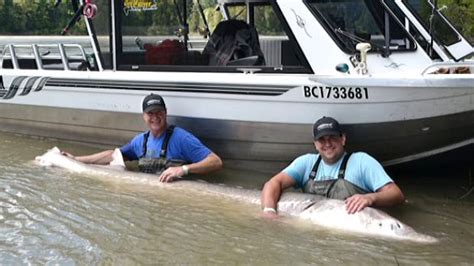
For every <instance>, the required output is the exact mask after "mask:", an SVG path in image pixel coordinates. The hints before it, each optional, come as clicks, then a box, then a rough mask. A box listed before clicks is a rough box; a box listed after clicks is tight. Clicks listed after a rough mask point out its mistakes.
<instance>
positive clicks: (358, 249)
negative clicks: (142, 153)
mask: <svg viewBox="0 0 474 266" xmlns="http://www.w3.org/2000/svg"><path fill="white" fill-rule="evenodd" d="M0 137H1V139H0V264H2V265H4V264H23V263H24V264H46V263H55V264H56V263H57V264H114V265H115V264H120V265H129V264H254V265H256V264H258V265H261V264H262V265H274V264H298V265H300V264H327V265H334V264H357V265H375V264H377V265H378V264H383V265H406V264H410V265H420V264H429V265H432V264H435V265H447V264H450V265H453V264H456V265H462V264H464V265H469V264H471V263H472V261H474V255H472V251H473V250H472V247H473V244H474V242H473V239H474V233H473V230H472V229H473V225H474V215H473V214H474V213H473V210H474V205H473V200H472V196H469V197H467V198H466V199H464V200H456V199H453V198H449V197H444V194H441V193H439V195H441V197H436V195H433V194H430V191H428V192H426V193H423V191H420V187H410V186H409V184H407V185H405V186H404V187H402V189H404V190H406V196H407V198H408V202H407V203H406V204H405V205H404V206H401V207H398V208H395V209H394V210H392V213H393V214H394V215H395V216H396V217H398V218H399V219H400V220H402V221H403V222H405V223H407V224H409V225H411V226H413V227H414V228H416V229H417V230H418V231H421V232H423V233H427V234H430V235H433V236H435V237H437V238H439V239H440V240H441V241H440V243H438V244H434V245H420V244H414V243H407V242H399V241H389V240H383V239H376V238H369V237H364V236H351V235H347V234H343V233H338V232H330V231H328V230H325V229H321V228H315V227H314V226H311V225H309V224H307V223H303V222H299V221H294V220H291V219H279V220H278V221H269V220H265V219H262V218H261V217H260V216H259V209H258V207H257V206H252V205H245V204H238V203H235V202H232V201H230V200H228V199H219V198H216V197H214V196H210V195H202V194H200V193H199V192H193V191H190V192H189V193H181V192H177V191H173V192H171V191H167V190H166V189H163V188H156V187H146V186H141V185H131V184H123V183H116V182H104V181H100V180H97V179H94V178H93V177H87V176H79V175H76V174H71V173H68V172H66V171H63V170H60V169H48V168H41V167H38V166H36V165H34V164H32V163H31V160H32V159H33V158H34V156H36V155H39V154H42V153H43V152H44V151H45V150H46V149H48V148H50V147H52V146H54V145H59V146H60V147H66V148H67V149H70V150H74V151H78V152H79V153H81V152H82V153H88V152H91V151H92V150H91V149H89V148H86V147H81V146H78V145H72V144H68V143H59V142H55V141H52V140H38V139H32V138H27V137H23V136H13V135H8V134H0ZM252 174H253V175H254V177H255V180H253V181H252ZM218 175H219V176H218V177H217V179H218V180H219V181H225V180H230V181H229V183H232V184H238V183H239V180H246V181H245V186H250V187H255V188H258V187H260V186H261V183H262V182H263V181H264V180H265V178H266V177H263V178H262V177H261V174H260V173H249V172H246V173H243V172H238V171H230V170H227V171H224V172H222V173H219V174H218ZM244 175H245V176H244ZM249 176H250V178H249ZM423 187H426V186H423ZM443 191H444V192H446V190H443Z"/></svg>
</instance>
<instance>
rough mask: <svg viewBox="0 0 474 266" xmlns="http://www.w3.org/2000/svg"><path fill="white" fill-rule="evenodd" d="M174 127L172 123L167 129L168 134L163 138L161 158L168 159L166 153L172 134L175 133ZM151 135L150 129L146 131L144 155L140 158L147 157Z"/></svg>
mask: <svg viewBox="0 0 474 266" xmlns="http://www.w3.org/2000/svg"><path fill="white" fill-rule="evenodd" d="M174 128H175V126H174V125H171V126H169V127H168V128H167V129H166V136H165V139H164V140H163V144H161V151H160V158H163V159H166V153H167V151H168V142H169V141H170V138H171V135H173V130H174ZM149 137H150V131H148V132H147V133H145V135H144V136H143V154H142V156H140V158H145V155H146V152H147V144H148V138H149Z"/></svg>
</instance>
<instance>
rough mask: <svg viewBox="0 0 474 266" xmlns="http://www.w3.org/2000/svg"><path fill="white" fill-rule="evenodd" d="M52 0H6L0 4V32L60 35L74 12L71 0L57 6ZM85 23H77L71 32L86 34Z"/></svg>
mask: <svg viewBox="0 0 474 266" xmlns="http://www.w3.org/2000/svg"><path fill="white" fill-rule="evenodd" d="M54 2H55V1H51V0H39V1H24V2H20V3H13V2H12V1H5V2H4V4H3V5H0V25H2V26H1V28H0V34H2V35H59V34H60V33H61V31H62V30H63V28H64V27H66V25H67V24H68V22H69V20H70V19H71V18H72V17H73V15H74V12H73V10H72V5H71V1H70V0H65V1H62V4H61V5H59V6H58V7H57V8H55V7H54ZM85 33H86V29H85V25H84V23H77V24H76V25H75V26H74V27H73V28H72V29H71V30H70V32H69V34H73V35H76V34H85Z"/></svg>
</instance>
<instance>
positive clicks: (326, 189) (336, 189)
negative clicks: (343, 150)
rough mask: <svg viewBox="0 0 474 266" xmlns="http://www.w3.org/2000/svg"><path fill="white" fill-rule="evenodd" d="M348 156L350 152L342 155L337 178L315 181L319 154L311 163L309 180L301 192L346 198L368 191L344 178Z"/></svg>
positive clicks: (319, 160) (319, 161) (319, 158)
mask: <svg viewBox="0 0 474 266" xmlns="http://www.w3.org/2000/svg"><path fill="white" fill-rule="evenodd" d="M350 156H351V153H347V154H345V155H344V158H343V159H342V163H341V167H340V168H339V172H338V176H337V179H331V180H323V181H316V180H315V179H316V176H317V172H318V168H319V164H320V163H321V155H319V157H318V159H317V160H316V162H315V163H314V165H313V168H312V170H311V173H310V175H309V180H308V182H306V184H305V186H304V187H303V192H306V193H312V194H317V195H321V196H324V197H327V198H331V199H340V200H345V199H346V198H348V197H350V196H352V195H355V194H366V193H369V192H368V191H366V190H364V189H363V188H361V187H359V186H357V185H355V184H352V183H351V182H349V181H347V180H346V179H344V177H345V172H346V166H347V161H349V157H350Z"/></svg>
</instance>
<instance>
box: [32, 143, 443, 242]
mask: <svg viewBox="0 0 474 266" xmlns="http://www.w3.org/2000/svg"><path fill="white" fill-rule="evenodd" d="M113 157H114V160H113V161H112V163H111V164H110V165H109V166H100V165H91V164H84V163H81V162H79V161H76V160H74V159H72V158H69V157H66V156H63V155H62V154H61V151H60V150H59V149H58V148H57V147H54V148H52V149H51V150H48V151H47V152H46V153H45V154H43V155H41V156H37V157H36V159H35V162H36V163H37V164H39V165H42V166H52V167H60V168H64V169H67V170H69V171H72V172H75V173H81V174H85V175H88V176H97V177H103V178H104V177H105V178H108V179H113V180H115V181H122V182H131V183H136V184H146V185H151V186H159V187H163V188H167V189H184V190H189V191H195V192H197V193H206V194H213V195H218V196H220V197H226V198H228V199H233V200H236V201H240V202H246V203H249V204H260V191H258V190H250V189H243V188H234V187H228V186H224V185H216V184H210V183H206V182H201V181H192V180H179V181H175V182H173V183H162V182H159V180H158V179H157V178H156V175H151V174H145V173H138V172H132V171H127V170H126V168H125V163H124V161H123V157H122V154H121V152H120V150H118V149H116V150H115V151H114V154H113ZM278 211H279V213H280V214H281V215H285V216H291V217H296V218H299V219H303V220H308V221H310V222H311V223H313V224H316V225H319V226H323V227H326V228H331V229H337V230H340V231H346V232H352V233H357V234H364V235H372V236H376V237H382V238H391V239H397V240H407V241H414V242H420V243H434V242H437V239H436V238H434V237H431V236H428V235H424V234H421V233H418V232H416V231H415V230H414V229H413V228H411V227H410V226H408V225H406V224H404V223H402V222H400V221H399V220H397V219H395V218H394V217H392V216H390V215H388V214H387V213H385V212H383V211H381V210H378V209H375V208H370V207H368V208H365V209H364V210H362V211H360V212H357V213H355V214H348V213H347V211H346V210H345V206H344V202H343V201H341V200H331V199H326V198H323V197H320V196H316V195H311V194H304V193H296V192H285V193H283V195H282V196H281V199H280V201H279V202H278Z"/></svg>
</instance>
